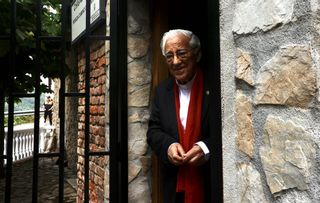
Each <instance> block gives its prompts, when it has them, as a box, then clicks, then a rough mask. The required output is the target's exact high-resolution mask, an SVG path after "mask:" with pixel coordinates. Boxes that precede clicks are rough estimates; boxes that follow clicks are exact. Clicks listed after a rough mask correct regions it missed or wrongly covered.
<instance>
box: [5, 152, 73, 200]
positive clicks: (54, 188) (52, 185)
mask: <svg viewBox="0 0 320 203" xmlns="http://www.w3.org/2000/svg"><path fill="white" fill-rule="evenodd" d="M32 168H33V164H32V160H27V161H23V162H20V163H15V164H14V165H13V170H12V173H13V175H12V190H11V191H12V192H11V202H12V203H28V202H32ZM64 170H65V177H64V179H65V183H64V202H66V203H69V202H70V203H71V202H76V190H75V186H74V185H73V184H74V182H75V181H74V180H75V175H73V174H75V172H73V173H72V172H71V171H70V170H69V169H68V168H67V167H65V168H64ZM38 174H39V176H38V177H39V182H38V187H39V191H38V202H40V203H58V195H59V192H58V191H59V167H58V165H56V164H55V161H54V160H53V159H51V158H42V159H40V160H39V172H38ZM69 180H72V181H69ZM70 183H71V184H70ZM72 183H73V184H72ZM4 191H5V179H0V202H1V203H2V202H4Z"/></svg>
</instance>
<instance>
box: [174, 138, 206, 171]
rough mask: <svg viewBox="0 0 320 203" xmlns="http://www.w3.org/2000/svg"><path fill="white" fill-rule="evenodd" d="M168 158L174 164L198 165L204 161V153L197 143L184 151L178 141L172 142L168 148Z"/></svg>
mask: <svg viewBox="0 0 320 203" xmlns="http://www.w3.org/2000/svg"><path fill="white" fill-rule="evenodd" d="M168 159H169V161H170V162H171V163H172V164H174V165H176V166H181V165H184V164H187V165H192V166H200V165H202V164H203V163H204V162H205V157H204V153H203V151H202V149H201V147H200V146H199V145H196V144H195V145H194V146H193V147H192V148H191V149H190V150H189V151H188V152H185V151H184V149H183V147H182V145H181V144H180V143H173V144H171V145H170V146H169V148H168Z"/></svg>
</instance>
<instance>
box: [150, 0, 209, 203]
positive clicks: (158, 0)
mask: <svg viewBox="0 0 320 203" xmlns="http://www.w3.org/2000/svg"><path fill="white" fill-rule="evenodd" d="M207 4H208V2H207V1H198V2H194V1H190V2H189V1H186V0H170V1H169V0H153V1H152V4H151V6H152V8H151V13H152V16H151V22H152V43H153V44H152V56H153V59H152V87H153V89H154V87H156V86H157V85H158V84H159V83H160V82H161V81H162V80H163V79H165V78H167V77H168V76H169V72H168V68H167V65H166V63H165V60H164V57H163V56H162V53H161V50H160V40H161V38H162V35H163V33H164V32H166V31H168V30H170V29H186V30H191V31H192V32H194V33H195V34H196V35H197V36H198V37H199V38H200V41H201V46H202V52H203V53H202V54H203V56H202V61H201V63H202V64H201V65H202V66H203V68H207V67H208V63H207V61H208V60H207V58H208V57H207V55H208V54H207V53H208V51H207V50H208V27H207V25H208V9H207ZM160 164H161V163H160V162H159V161H158V159H157V157H156V156H155V155H153V156H152V174H153V175H152V176H153V177H152V202H153V203H162V202H163V201H162V197H161V195H162V191H161V185H162V182H161V181H162V178H161V176H160V167H161V166H160Z"/></svg>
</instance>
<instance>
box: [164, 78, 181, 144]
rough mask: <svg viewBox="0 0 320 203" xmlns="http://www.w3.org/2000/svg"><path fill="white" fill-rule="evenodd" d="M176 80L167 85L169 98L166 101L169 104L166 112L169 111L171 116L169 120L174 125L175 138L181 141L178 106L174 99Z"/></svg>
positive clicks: (171, 80) (171, 79)
mask: <svg viewBox="0 0 320 203" xmlns="http://www.w3.org/2000/svg"><path fill="white" fill-rule="evenodd" d="M174 82H175V80H174V79H173V78H170V81H169V82H168V83H167V87H166V89H167V96H168V99H167V100H166V101H168V103H167V109H165V111H167V113H168V114H169V118H170V121H169V122H171V125H172V128H173V130H174V132H173V133H174V134H173V136H174V137H175V138H177V139H178V140H179V134H178V124H177V116H176V105H175V98H174V88H173V85H174Z"/></svg>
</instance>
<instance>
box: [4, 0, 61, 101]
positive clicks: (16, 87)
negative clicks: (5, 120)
mask: <svg viewBox="0 0 320 203" xmlns="http://www.w3.org/2000/svg"><path fill="white" fill-rule="evenodd" d="M36 10H37V1H35V0H16V30H15V31H16V36H15V39H16V47H12V48H13V49H12V48H10V39H8V40H0V65H1V67H11V61H14V63H15V70H14V76H15V79H14V81H13V84H12V83H10V82H12V81H10V77H9V76H10V71H11V70H10V69H9V68H3V71H2V73H1V74H0V89H2V91H4V93H5V96H6V95H8V90H9V87H8V84H12V85H13V86H11V91H15V92H33V91H34V87H35V81H36V80H35V79H36V77H37V76H36V74H35V71H36V69H37V67H39V66H38V65H37V64H36V61H37V60H35V59H38V62H39V64H41V65H40V66H41V67H40V68H41V75H42V76H44V77H50V78H56V77H59V75H60V70H61V66H65V64H63V63H61V60H60V59H61V49H60V43H57V42H52V41H51V42H48V41H44V40H42V41H41V44H40V47H41V50H36V38H35V37H36V36H37V33H36V32H37V30H36V24H37V12H36ZM60 18H61V3H60V0H42V9H41V16H40V19H41V33H38V34H39V35H41V36H59V35H61V20H60ZM11 19H12V17H11V1H10V0H0V35H2V36H10V32H11V26H12V23H13V22H12V20H11ZM11 50H13V51H14V53H15V56H14V57H15V58H14V60H12V56H13V54H12V53H11ZM40 91H42V92H49V90H48V87H46V85H41V87H40Z"/></svg>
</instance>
